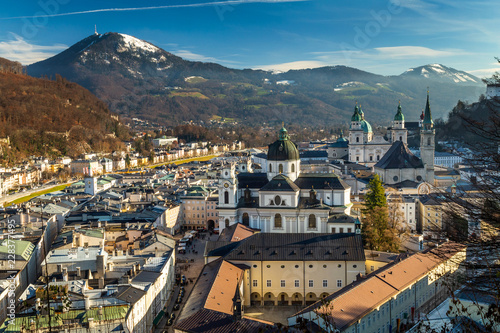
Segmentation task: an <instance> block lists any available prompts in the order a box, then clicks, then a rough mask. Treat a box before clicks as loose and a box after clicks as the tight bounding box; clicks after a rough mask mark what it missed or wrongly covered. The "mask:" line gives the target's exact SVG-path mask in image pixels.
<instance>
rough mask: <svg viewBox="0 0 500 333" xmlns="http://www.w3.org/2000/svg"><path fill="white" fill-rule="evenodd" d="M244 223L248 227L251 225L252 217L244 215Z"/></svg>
mask: <svg viewBox="0 0 500 333" xmlns="http://www.w3.org/2000/svg"><path fill="white" fill-rule="evenodd" d="M242 223H243V225H246V226H248V225H250V217H249V216H248V213H243V217H242Z"/></svg>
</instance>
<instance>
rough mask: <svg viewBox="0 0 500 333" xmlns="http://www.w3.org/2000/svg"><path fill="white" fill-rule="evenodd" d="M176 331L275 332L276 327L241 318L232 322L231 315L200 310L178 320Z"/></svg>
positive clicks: (220, 332)
mask: <svg viewBox="0 0 500 333" xmlns="http://www.w3.org/2000/svg"><path fill="white" fill-rule="evenodd" d="M175 328H176V329H179V330H181V331H182V332H193V333H194V332H200V333H233V332H276V329H277V328H276V327H274V326H271V325H270V324H268V323H265V322H260V321H258V320H256V319H250V318H246V317H243V318H241V319H240V320H234V317H233V316H232V315H229V314H226V313H222V312H218V311H213V310H209V309H201V310H199V311H198V312H196V313H195V314H192V315H191V316H190V317H188V318H184V319H183V320H180V321H179V322H178V323H177V324H176V325H175Z"/></svg>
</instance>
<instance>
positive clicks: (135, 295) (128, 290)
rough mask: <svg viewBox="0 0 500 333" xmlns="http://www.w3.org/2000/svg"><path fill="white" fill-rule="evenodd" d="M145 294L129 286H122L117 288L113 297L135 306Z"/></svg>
mask: <svg viewBox="0 0 500 333" xmlns="http://www.w3.org/2000/svg"><path fill="white" fill-rule="evenodd" d="M145 294H146V292H145V291H143V290H140V289H137V288H134V287H131V286H123V287H118V291H117V292H116V293H115V294H113V296H114V297H115V298H117V299H119V300H122V301H124V302H127V303H130V304H135V303H136V302H137V301H138V300H139V299H141V297H142V296H144V295H145Z"/></svg>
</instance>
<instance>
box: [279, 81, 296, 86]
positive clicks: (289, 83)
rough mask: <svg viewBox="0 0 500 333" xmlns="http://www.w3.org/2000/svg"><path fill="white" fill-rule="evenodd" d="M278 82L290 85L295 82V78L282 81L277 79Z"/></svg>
mask: <svg viewBox="0 0 500 333" xmlns="http://www.w3.org/2000/svg"><path fill="white" fill-rule="evenodd" d="M276 84H279V85H282V86H289V85H291V84H295V81H294V80H281V81H276Z"/></svg>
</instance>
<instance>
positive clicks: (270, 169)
mask: <svg viewBox="0 0 500 333" xmlns="http://www.w3.org/2000/svg"><path fill="white" fill-rule="evenodd" d="M269 172H273V165H272V164H271V163H269Z"/></svg>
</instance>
